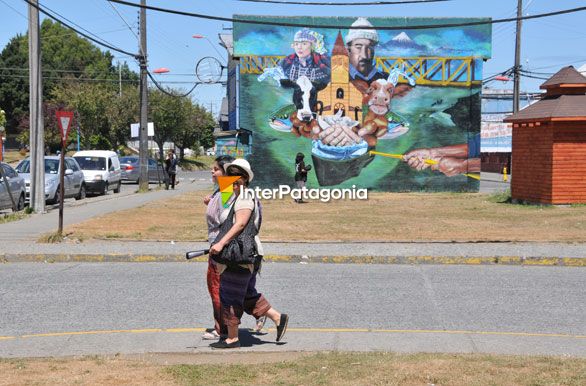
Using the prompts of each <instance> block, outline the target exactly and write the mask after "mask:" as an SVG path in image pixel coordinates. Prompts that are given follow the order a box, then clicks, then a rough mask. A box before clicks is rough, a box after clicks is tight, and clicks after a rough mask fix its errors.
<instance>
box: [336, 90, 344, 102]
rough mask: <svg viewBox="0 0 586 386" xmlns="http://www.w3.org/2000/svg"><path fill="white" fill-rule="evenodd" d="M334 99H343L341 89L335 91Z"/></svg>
mask: <svg viewBox="0 0 586 386" xmlns="http://www.w3.org/2000/svg"><path fill="white" fill-rule="evenodd" d="M336 98H337V99H344V89H343V88H341V87H340V88H339V89H337V90H336Z"/></svg>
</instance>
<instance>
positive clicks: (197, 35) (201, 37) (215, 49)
mask: <svg viewBox="0 0 586 386" xmlns="http://www.w3.org/2000/svg"><path fill="white" fill-rule="evenodd" d="M191 37H192V38H194V39H205V40H207V41H208V43H210V46H212V48H213V49H214V51H216V53H217V54H218V55H219V56H220V58H221V57H223V55H222V53H221V52H220V51H218V49H217V48H216V46H215V45H214V43H212V41H211V40H210V39H208V37H207V36H205V35H200V34H195V35H192V36H191Z"/></svg>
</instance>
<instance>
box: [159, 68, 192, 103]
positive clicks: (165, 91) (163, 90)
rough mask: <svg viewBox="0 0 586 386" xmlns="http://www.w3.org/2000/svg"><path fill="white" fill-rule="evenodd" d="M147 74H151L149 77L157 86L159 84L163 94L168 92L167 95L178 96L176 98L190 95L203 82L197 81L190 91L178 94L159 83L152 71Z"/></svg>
mask: <svg viewBox="0 0 586 386" xmlns="http://www.w3.org/2000/svg"><path fill="white" fill-rule="evenodd" d="M147 75H148V76H149V78H151V80H152V81H153V83H154V84H155V86H157V88H158V89H159V90H161V92H162V93H163V94H166V95H169V96H172V97H176V98H184V97H186V96H188V95H189V94H191V93H192V92H193V90H195V88H196V87H197V86H199V85H200V84H201V83H199V82H195V84H194V85H193V87H192V88H191V89H190V90H189V91H188V92H186V93H185V94H179V95H178V94H173V93H171V92H169V91H167V90H165V88H163V87H161V85H160V84H159V82H158V81H157V80H156V79H155V77H154V76H153V74H151V72H150V71H147Z"/></svg>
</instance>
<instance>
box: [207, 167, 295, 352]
mask: <svg viewBox="0 0 586 386" xmlns="http://www.w3.org/2000/svg"><path fill="white" fill-rule="evenodd" d="M224 169H225V170H226V175H227V176H234V177H239V178H238V180H236V181H235V182H234V184H233V188H234V194H233V196H232V199H231V202H229V204H230V205H232V207H233V209H234V219H233V222H234V224H233V225H232V228H230V230H229V231H228V232H227V233H226V234H225V235H224V236H223V237H222V238H221V239H220V240H217V241H216V242H215V243H214V244H213V245H212V246H211V248H210V255H216V254H220V253H221V252H222V249H223V248H224V247H225V246H226V245H227V244H228V243H229V242H230V241H231V240H232V239H234V238H235V237H236V236H238V235H239V234H240V233H241V232H242V231H243V230H244V228H245V227H246V225H247V224H248V221H249V220H250V218H251V216H254V217H253V219H254V225H255V226H256V229H257V230H259V229H260V225H261V216H260V208H259V203H258V200H257V199H256V198H253V197H252V195H249V194H243V191H244V189H246V188H247V187H248V184H249V183H250V182H251V181H252V179H253V178H254V173H253V172H252V169H251V168H250V164H249V163H248V161H246V160H245V159H242V158H238V159H236V160H234V161H233V162H230V163H227V164H225V165H224ZM230 212H231V211H227V210H226V211H223V212H222V218H221V220H222V222H223V221H224V220H225V219H226V218H227V217H228V215H229V213H230ZM254 241H255V244H256V251H257V259H256V262H255V263H254V264H242V265H238V266H226V265H224V264H217V268H218V271H219V273H220V303H221V317H222V322H223V323H224V324H225V325H226V327H227V329H228V336H227V338H226V339H223V340H220V341H218V342H216V343H212V344H211V345H210V346H211V347H212V348H216V349H226V348H238V347H240V341H239V339H238V326H239V325H240V318H241V317H242V315H243V313H244V312H246V313H247V314H250V315H252V316H254V317H255V318H257V319H258V318H260V317H262V316H267V317H268V318H269V319H271V320H272V321H273V322H274V323H275V325H276V327H277V339H276V340H277V342H279V341H281V339H282V338H283V336H284V335H285V331H286V330H287V323H288V321H289V317H288V316H287V314H281V313H279V312H278V311H277V310H275V309H274V308H273V307H271V305H270V303H269V302H268V300H267V299H266V298H265V297H264V296H263V295H262V294H260V293H258V292H257V291H256V274H257V273H258V271H259V270H260V265H261V262H262V255H263V248H262V244H261V242H260V239H259V237H258V234H257V235H256V236H255V240H254Z"/></svg>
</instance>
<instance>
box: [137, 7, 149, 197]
mask: <svg viewBox="0 0 586 386" xmlns="http://www.w3.org/2000/svg"><path fill="white" fill-rule="evenodd" d="M140 5H141V6H142V7H141V8H140V54H139V61H140V130H139V145H138V159H139V177H138V181H139V186H138V188H139V190H141V191H147V190H148V189H149V175H148V84H147V43H146V42H147V36H146V8H144V7H145V6H146V0H140Z"/></svg>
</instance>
